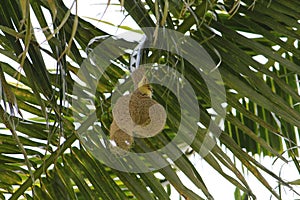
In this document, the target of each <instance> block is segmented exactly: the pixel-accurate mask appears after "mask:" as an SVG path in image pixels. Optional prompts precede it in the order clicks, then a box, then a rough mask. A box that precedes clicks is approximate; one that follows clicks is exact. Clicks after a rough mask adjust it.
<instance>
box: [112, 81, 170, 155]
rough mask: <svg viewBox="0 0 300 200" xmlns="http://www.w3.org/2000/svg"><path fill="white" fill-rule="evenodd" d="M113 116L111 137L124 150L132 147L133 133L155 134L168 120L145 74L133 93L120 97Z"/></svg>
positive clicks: (143, 135) (142, 135)
mask: <svg viewBox="0 0 300 200" xmlns="http://www.w3.org/2000/svg"><path fill="white" fill-rule="evenodd" d="M113 116H114V120H113V122H112V124H111V126H110V139H111V140H113V141H114V142H115V143H116V145H117V146H118V147H120V148H122V149H124V150H129V149H130V147H131V145H132V143H133V142H134V139H133V135H135V136H140V137H149V136H154V135H156V134H158V133H159V132H160V131H161V130H162V129H163V127H164V124H165V121H166V113H165V111H164V108H163V107H162V106H161V105H160V104H159V103H157V102H156V101H155V100H153V99H152V87H151V86H150V84H149V83H148V80H147V78H146V77H145V76H143V78H142V79H141V81H140V82H139V83H138V85H137V88H136V90H135V91H134V92H133V93H132V94H130V95H125V96H123V97H120V98H119V99H118V101H117V103H116V105H115V107H114V109H113ZM151 122H152V123H151Z"/></svg>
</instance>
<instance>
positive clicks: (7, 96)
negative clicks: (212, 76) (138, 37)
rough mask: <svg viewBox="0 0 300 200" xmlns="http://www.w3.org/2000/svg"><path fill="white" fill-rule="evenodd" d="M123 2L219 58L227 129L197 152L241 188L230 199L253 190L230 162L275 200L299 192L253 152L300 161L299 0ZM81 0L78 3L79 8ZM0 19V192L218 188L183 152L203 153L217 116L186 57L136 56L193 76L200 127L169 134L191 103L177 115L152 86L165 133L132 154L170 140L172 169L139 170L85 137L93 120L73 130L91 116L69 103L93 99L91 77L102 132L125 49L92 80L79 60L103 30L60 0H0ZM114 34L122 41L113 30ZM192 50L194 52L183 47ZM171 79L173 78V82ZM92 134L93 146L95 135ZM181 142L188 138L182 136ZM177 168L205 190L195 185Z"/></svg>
mask: <svg viewBox="0 0 300 200" xmlns="http://www.w3.org/2000/svg"><path fill="white" fill-rule="evenodd" d="M105 3H107V2H105ZM108 4H109V1H108ZM121 4H122V6H124V9H125V10H126V13H127V14H128V15H129V16H130V17H132V18H133V19H134V20H135V22H136V23H137V24H138V25H139V27H140V28H144V27H156V28H159V27H164V28H168V29H171V30H174V31H178V32H181V33H183V34H186V35H189V36H190V37H191V38H193V39H194V40H195V41H196V42H197V43H199V44H200V45H202V46H203V48H204V49H205V50H206V51H207V52H208V53H209V55H210V56H211V57H212V58H213V59H214V61H215V63H219V64H218V65H217V68H215V69H214V70H218V71H219V72H220V73H221V75H222V79H223V83H222V84H224V87H225V90H226V105H225V106H226V114H227V116H226V119H225V122H224V124H225V128H224V130H222V129H220V128H219V127H218V126H216V124H213V125H212V127H213V128H214V130H217V131H220V132H222V134H221V135H220V136H219V137H218V138H214V139H215V140H214V139H212V138H210V137H208V139H209V143H212V144H214V143H216V145H215V146H214V147H213V148H212V149H211V150H210V151H209V152H208V154H207V155H206V156H205V157H203V159H204V160H205V162H207V163H208V164H209V165H210V166H211V167H212V168H214V169H215V170H216V171H217V172H218V173H219V174H221V175H222V176H223V177H224V178H225V179H227V180H228V182H229V183H230V184H233V185H234V186H236V187H237V190H236V192H235V194H233V195H235V198H236V199H239V198H242V197H241V196H244V197H245V196H247V197H252V198H253V199H254V198H255V194H254V193H253V192H252V189H251V188H253V187H254V186H253V185H251V184H249V183H248V182H247V180H246V178H245V177H244V173H243V171H241V170H239V169H238V166H236V164H235V161H234V160H235V159H237V160H239V161H240V162H241V163H242V166H243V169H246V170H248V171H249V172H251V173H252V174H253V175H254V176H255V177H256V178H257V179H258V180H259V181H260V182H261V184H262V185H263V186H264V187H266V188H267V189H268V190H269V191H270V193H271V194H272V195H273V196H274V197H275V198H277V199H281V193H280V192H281V187H287V188H288V189H290V190H291V191H292V192H294V193H295V195H299V194H297V192H296V191H295V190H294V189H293V187H294V185H293V180H288V181H286V180H284V179H283V178H281V177H280V176H278V175H277V174H276V173H275V172H273V171H272V170H271V169H268V168H267V167H265V166H264V165H262V164H261V163H260V162H259V161H258V160H256V159H255V158H254V157H252V156H251V155H252V154H259V155H264V156H266V155H268V156H273V157H274V159H281V160H282V161H284V162H289V161H290V160H292V161H293V164H294V166H295V168H297V169H298V171H299V172H300V166H299V162H298V160H297V157H298V150H297V147H298V145H299V144H298V141H297V138H298V136H297V135H298V134H299V127H300V123H299V121H300V112H299V111H300V109H299V100H300V97H299V75H298V74H299V72H300V68H299V64H300V62H299V57H300V52H299V48H298V45H299V41H298V38H299V35H300V34H299V31H298V30H299V26H300V25H299V20H298V19H299V13H298V12H297V11H298V10H299V7H300V3H299V2H298V1H296V0H282V1H275V0H274V1H263V0H257V1H251V0H238V1H233V0H226V1H222V2H220V1H206V0H203V1H197V0H195V1H175V0H165V1H162V0H155V1H150V0H146V1H140V0H133V1H121ZM76 6H77V5H76V1H75V2H74V4H73V7H74V9H75V10H76ZM49 14H50V15H49ZM49 16H51V17H49ZM0 19H1V20H0V47H1V48H0V55H1V56H2V57H1V61H0V80H1V81H0V84H1V85H0V86H1V105H0V122H1V127H0V198H1V199H6V198H9V199H35V198H37V199H62V198H63V199H113V200H115V199H171V197H170V190H169V188H170V186H172V187H173V188H175V190H177V192H178V193H179V194H180V195H181V196H182V197H184V198H186V199H213V192H212V191H211V190H210V188H208V187H207V186H206V180H205V179H204V178H203V173H205V172H201V171H199V170H198V169H197V168H196V166H195V165H194V164H193V162H192V161H191V156H190V154H193V155H195V156H199V152H201V147H202V146H203V141H205V140H206V139H207V137H205V136H206V133H207V131H208V130H209V129H210V128H211V127H210V122H211V119H213V118H215V116H216V115H218V114H221V113H222V109H221V108H219V110H218V109H217V110H215V113H213V114H212V113H211V112H210V109H211V108H212V107H213V105H212V102H211V99H210V96H209V88H208V86H207V85H206V83H205V80H204V79H203V77H201V76H200V75H199V73H196V71H195V68H194V66H193V65H192V63H190V62H188V61H186V60H184V59H181V58H178V56H177V55H174V54H172V53H170V52H164V51H153V50H151V49H150V51H151V53H149V54H144V57H143V58H142V59H141V62H142V63H147V62H149V63H160V64H165V65H168V66H170V68H172V69H176V70H177V71H179V72H180V73H181V74H183V77H184V78H185V79H187V80H188V82H189V83H190V84H191V86H192V88H193V90H194V92H195V94H196V96H197V104H198V108H197V109H199V110H200V113H201V117H200V119H197V120H198V122H199V123H200V124H201V126H199V127H198V128H197V130H196V137H195V138H194V139H193V141H192V144H190V145H188V146H187V145H186V144H185V143H184V142H182V143H180V144H175V143H172V142H171V141H172V139H173V138H174V137H175V136H176V132H177V130H178V124H179V123H180V119H181V115H182V114H183V113H181V112H188V110H186V111H180V109H178V100H177V99H176V96H175V95H174V94H173V93H172V92H170V91H169V90H168V89H166V88H162V87H159V86H157V85H154V86H153V88H154V97H153V98H154V99H155V100H156V101H157V102H159V103H160V104H161V105H163V106H164V107H165V108H166V110H167V114H168V118H167V123H166V126H165V129H164V130H163V131H162V133H160V134H159V135H157V136H155V137H153V138H137V139H136V140H135V145H134V146H133V148H132V149H131V151H132V152H151V151H155V150H157V149H160V148H162V147H164V146H166V145H168V144H171V145H170V151H167V152H165V154H164V155H161V154H158V157H157V159H159V160H162V161H163V162H165V163H167V164H168V165H166V166H164V167H162V168H159V169H156V170H153V171H148V172H146V173H130V172H124V171H119V170H117V169H114V168H113V167H110V166H107V165H106V164H104V163H103V162H101V161H100V160H98V159H97V158H96V157H95V155H94V154H93V153H95V152H93V151H91V150H89V149H88V146H87V143H85V142H84V141H82V140H79V139H80V134H79V133H80V132H85V133H86V134H87V135H88V134H90V132H89V130H88V127H90V126H91V124H93V122H94V121H93V118H92V117H90V118H89V117H87V118H86V119H85V121H83V122H82V123H81V124H80V128H79V129H78V128H77V125H78V124H76V123H75V122H76V119H78V116H82V115H83V114H86V116H88V114H89V113H91V111H90V108H89V106H88V104H80V105H75V102H76V101H74V99H77V98H79V97H82V98H85V97H87V98H88V97H89V93H88V92H86V91H89V86H90V85H91V84H93V83H94V82H96V84H97V85H96V94H95V97H96V98H95V100H94V104H95V107H96V111H95V113H94V115H95V116H96V118H97V121H98V122H99V123H100V124H101V125H100V126H99V130H98V131H99V132H100V131H102V132H103V134H104V138H108V137H109V126H110V124H111V122H112V113H111V110H112V109H111V107H112V105H111V95H107V94H112V93H113V92H114V91H115V89H116V85H117V83H119V80H120V79H124V76H126V75H128V74H129V73H130V69H129V66H130V55H129V54H128V52H126V53H123V54H122V56H118V57H117V58H116V59H115V60H114V61H112V62H111V63H109V64H110V65H109V67H108V68H107V69H106V71H105V72H104V75H103V76H102V77H101V78H100V79H99V80H96V79H95V76H92V77H91V76H90V74H87V73H82V74H80V73H79V71H82V70H81V69H83V68H84V67H82V66H87V65H88V64H86V65H82V64H83V63H84V60H85V58H86V56H87V55H86V52H85V50H91V51H93V48H94V47H96V46H97V45H99V44H102V45H103V44H105V42H104V41H105V40H106V39H107V38H108V36H109V34H107V33H106V32H105V30H100V29H99V27H95V26H93V25H91V24H90V23H88V22H86V21H84V20H83V19H81V18H80V17H78V16H77V15H76V13H75V14H74V13H73V12H71V10H70V9H69V8H67V7H66V6H65V5H64V3H63V1H61V0H55V1H45V0H41V1H37V0H30V1H17V0H11V1H3V2H2V3H1V5H0ZM35 19H36V20H35ZM144 30H145V29H144ZM145 34H146V35H148V36H149V34H152V33H150V32H146V33H145ZM114 40H116V41H118V42H120V39H119V38H117V37H115V38H114ZM121 42H122V43H121V44H122V45H124V46H126V45H130V47H131V50H133V49H134V48H135V47H136V45H137V44H138V43H132V42H129V41H121ZM106 50H107V51H103V52H101V54H100V55H102V54H103V55H107V56H111V55H116V54H117V53H118V52H119V51H120V50H118V49H110V48H107V49H106ZM95 51H96V50H95ZM196 53H197V52H196ZM193 55H197V54H192V53H191V54H190V56H193ZM2 58H3V59H2ZM4 58H5V59H4ZM259 58H263V60H262V59H259ZM53 63H54V64H53ZM87 72H88V71H87ZM88 73H91V74H92V73H97V71H96V70H95V71H91V72H88ZM79 80H80V81H82V82H84V83H85V84H82V90H81V91H78V93H77V94H78V96H74V93H73V92H74V91H73V88H74V85H76V83H77V82H78V81H79ZM175 83H176V84H178V83H177V82H175ZM171 84H174V82H172V79H170V85H171ZM129 85H130V83H128V82H126V81H125V83H124V84H123V85H122V87H124V88H125V89H128V88H129V87H130V86H129ZM178 86H182V85H180V84H178ZM215 89H216V90H217V89H218V88H217V87H215ZM224 98H225V97H224ZM189 103H190V102H187V104H189ZM189 105H191V104H189ZM75 108H76V109H75ZM188 109H191V110H192V109H193V108H188ZM94 115H93V116H94ZM182 123H183V125H184V127H192V126H193V124H192V120H183V122H182ZM187 130H189V129H187ZM190 130H191V129H190ZM89 137H90V138H91V141H92V142H94V143H95V144H96V145H99V146H98V148H99V149H100V148H101V145H100V142H99V141H100V140H99V137H98V135H97V134H94V135H89ZM182 139H183V141H188V140H189V135H188V134H186V135H184V137H183V138H182ZM224 149H226V150H224ZM185 150H187V151H186V152H185ZM95 151H96V150H95ZM226 151H230V152H231V153H232V155H233V156H229V155H228V154H227V153H226ZM187 152H189V153H187ZM177 154H181V156H180V157H179V158H177V159H175V160H173V163H171V162H169V161H170V160H169V159H168V158H174V156H175V155H177ZM122 162H124V163H125V164H126V165H128V166H134V165H137V166H140V167H147V168H148V166H155V162H156V160H155V159H154V158H151V157H147V159H146V160H145V162H139V161H131V160H126V159H123V160H122ZM178 171H181V172H183V174H185V176H186V177H187V178H188V179H190V181H191V182H192V183H193V184H194V185H195V186H196V187H197V188H199V190H201V191H202V192H201V193H196V192H194V191H192V190H191V189H190V188H189V186H188V185H186V184H185V183H184V182H183V181H182V180H181V178H180V177H179V176H178V173H177V172H178ZM264 174H268V175H269V176H271V177H272V178H273V179H275V180H276V181H278V183H279V184H280V188H279V189H276V188H273V186H272V185H271V184H270V182H268V181H267V179H266V178H265V176H264ZM241 191H243V192H244V194H242V192H241Z"/></svg>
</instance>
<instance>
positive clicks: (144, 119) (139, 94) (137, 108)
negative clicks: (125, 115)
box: [129, 77, 158, 127]
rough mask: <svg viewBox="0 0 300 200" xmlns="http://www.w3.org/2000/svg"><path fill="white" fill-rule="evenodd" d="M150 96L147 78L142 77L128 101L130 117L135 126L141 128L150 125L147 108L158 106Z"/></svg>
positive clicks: (150, 89)
mask: <svg viewBox="0 0 300 200" xmlns="http://www.w3.org/2000/svg"><path fill="white" fill-rule="evenodd" d="M152 94H153V90H152V87H151V85H150V84H149V83H148V80H147V78H145V77H143V78H142V80H141V81H140V82H139V83H138V86H137V89H136V90H135V91H134V92H133V93H132V95H131V96H130V100H129V113H130V117H131V119H132V121H133V122H134V123H135V124H136V125H140V126H142V127H143V126H146V125H147V124H149V123H150V121H151V119H150V116H149V108H150V107H151V106H153V105H154V104H158V103H157V102H156V101H155V100H153V99H152Z"/></svg>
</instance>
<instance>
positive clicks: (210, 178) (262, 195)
mask: <svg viewBox="0 0 300 200" xmlns="http://www.w3.org/2000/svg"><path fill="white" fill-rule="evenodd" d="M64 2H65V3H66V4H67V5H71V4H72V2H73V0H65V1H64ZM106 4H107V0H78V8H79V10H78V14H79V16H81V17H82V18H83V19H85V20H87V21H89V22H91V23H92V24H94V25H95V26H97V27H99V28H100V29H102V30H104V31H106V32H108V33H109V34H114V35H116V34H120V33H123V32H125V31H126V30H122V29H118V28H117V27H116V26H117V25H124V26H129V27H131V28H134V29H138V26H137V25H136V23H135V22H134V21H133V20H132V19H131V18H130V17H126V18H125V14H124V12H123V11H122V10H121V7H120V6H119V5H116V4H119V1H116V0H111V4H112V5H110V6H109V7H108V8H107V10H106V12H105V13H104V11H105V9H106ZM90 18H94V19H95V20H91V19H90ZM100 18H101V20H103V21H107V22H110V23H112V24H114V25H116V26H111V25H107V24H105V23H101V22H99V21H97V20H99V19H100ZM124 18H125V19H124ZM227 151H228V150H227ZM228 153H229V155H230V157H232V156H231V153H230V152H229V151H228ZM256 158H257V159H258V160H259V161H260V162H261V163H262V164H263V165H265V166H266V167H267V168H268V169H271V171H273V172H274V173H275V174H277V175H280V176H281V177H282V178H283V179H284V180H286V181H294V180H296V179H300V176H299V173H298V172H297V170H296V169H295V167H294V165H293V164H292V162H291V163H290V164H289V165H287V164H283V162H281V161H280V160H278V161H277V162H276V163H275V164H273V161H274V158H270V157H264V158H262V157H258V156H256ZM191 160H192V162H193V163H194V164H195V166H196V168H197V169H198V171H199V173H200V175H201V176H202V177H203V179H204V181H205V183H206V184H207V187H208V189H209V191H210V192H211V193H212V195H213V196H214V198H215V200H224V199H226V200H227V199H234V190H235V187H234V186H233V185H231V183H229V182H228V181H227V180H226V179H224V178H223V177H222V176H221V175H219V174H218V173H216V172H215V171H214V169H212V168H211V167H210V166H209V165H208V164H207V163H206V162H205V161H203V159H201V158H195V157H192V158H191ZM237 166H238V168H239V169H241V165H240V163H239V162H237ZM224 169H225V168H224ZM225 171H226V172H229V171H228V170H226V169H225ZM178 174H179V175H180V178H181V180H182V182H183V183H184V184H186V186H187V187H188V188H190V189H193V190H194V191H196V192H197V193H198V194H201V191H200V190H199V189H197V188H196V187H195V186H194V185H193V184H192V183H189V180H188V179H187V178H186V177H185V176H184V175H183V174H182V173H181V172H179V173H178ZM263 175H264V177H265V178H266V179H267V180H268V181H270V183H271V184H272V185H271V186H272V187H273V188H274V189H275V188H276V187H277V185H278V184H277V182H275V181H274V179H272V178H271V177H270V176H269V175H266V174H263ZM245 176H246V179H247V181H249V185H250V188H251V189H252V190H253V193H254V194H255V195H256V197H257V199H258V200H265V199H270V196H271V193H270V192H269V191H268V190H267V189H266V188H265V187H264V186H263V185H261V184H260V183H259V182H258V181H257V180H256V179H255V177H254V176H253V175H251V174H250V172H247V171H246V175H245ZM284 189H285V190H282V198H283V199H286V200H290V199H297V198H298V199H299V198H300V197H297V196H295V195H293V194H292V192H290V191H289V190H288V188H284ZM297 190H298V192H300V188H299V187H298V188H297ZM220 191H222V192H220ZM276 191H277V192H278V189H277V190H276ZM171 199H172V200H173V199H174V200H176V199H178V194H177V193H176V192H175V190H172V196H171ZM271 199H275V198H274V197H273V198H271Z"/></svg>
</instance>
